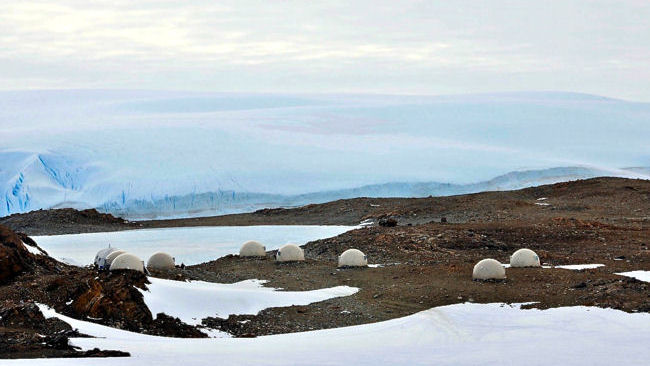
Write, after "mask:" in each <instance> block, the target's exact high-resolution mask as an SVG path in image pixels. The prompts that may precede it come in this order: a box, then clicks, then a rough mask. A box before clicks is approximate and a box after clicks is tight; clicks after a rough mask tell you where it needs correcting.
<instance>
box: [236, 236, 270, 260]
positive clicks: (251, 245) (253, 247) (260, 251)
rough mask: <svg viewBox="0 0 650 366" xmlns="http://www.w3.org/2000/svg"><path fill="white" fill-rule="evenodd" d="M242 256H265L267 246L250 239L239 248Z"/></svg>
mask: <svg viewBox="0 0 650 366" xmlns="http://www.w3.org/2000/svg"><path fill="white" fill-rule="evenodd" d="M239 256H240V257H265V256H266V247H265V246H264V245H262V243H260V242H259V241H255V240H249V241H247V242H245V243H244V244H243V245H242V246H241V248H240V249H239Z"/></svg>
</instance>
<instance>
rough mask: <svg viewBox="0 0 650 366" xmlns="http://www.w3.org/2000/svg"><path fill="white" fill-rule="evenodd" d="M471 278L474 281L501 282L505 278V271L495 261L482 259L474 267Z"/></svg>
mask: <svg viewBox="0 0 650 366" xmlns="http://www.w3.org/2000/svg"><path fill="white" fill-rule="evenodd" d="M472 278H473V279H475V280H503V279H505V278H506V269H505V268H504V267H503V265H502V264H501V263H500V262H499V261H497V260H495V259H491V258H488V259H483V260H482V261H480V262H478V263H476V265H475V266H474V271H473V272H472Z"/></svg>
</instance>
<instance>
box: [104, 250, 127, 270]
mask: <svg viewBox="0 0 650 366" xmlns="http://www.w3.org/2000/svg"><path fill="white" fill-rule="evenodd" d="M124 253H126V250H121V249H118V250H116V251H114V252H110V253H109V254H108V255H107V256H106V264H105V265H104V268H110V267H111V263H113V260H115V258H117V257H118V256H119V255H120V254H124Z"/></svg>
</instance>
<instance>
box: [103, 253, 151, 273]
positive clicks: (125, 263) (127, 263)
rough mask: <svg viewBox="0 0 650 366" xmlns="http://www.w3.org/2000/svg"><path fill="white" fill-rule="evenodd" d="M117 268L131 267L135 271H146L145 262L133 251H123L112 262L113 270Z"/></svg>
mask: <svg viewBox="0 0 650 366" xmlns="http://www.w3.org/2000/svg"><path fill="white" fill-rule="evenodd" d="M117 269H130V270H133V271H138V272H144V262H143V261H142V259H140V258H138V257H136V256H135V255H133V254H131V253H122V254H120V255H118V256H117V258H115V259H114V260H113V262H112V263H111V271H115V270H117Z"/></svg>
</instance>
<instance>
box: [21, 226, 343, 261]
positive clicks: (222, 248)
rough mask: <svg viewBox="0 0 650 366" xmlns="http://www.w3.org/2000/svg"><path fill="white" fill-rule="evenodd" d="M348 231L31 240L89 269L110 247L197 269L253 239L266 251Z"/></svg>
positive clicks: (290, 229) (216, 231)
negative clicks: (159, 254) (158, 255)
mask: <svg viewBox="0 0 650 366" xmlns="http://www.w3.org/2000/svg"><path fill="white" fill-rule="evenodd" d="M352 229H354V227H352V226H306V225H304V226H299V225H293V226H290V225H286V226H210V227H183V228H167V229H146V230H129V231H116V232H106V233H88V234H72V235H54V236H35V237H33V238H34V240H36V242H37V243H38V245H39V246H41V247H42V248H43V249H45V250H46V251H47V252H48V253H49V254H50V255H51V256H52V257H54V258H57V259H63V260H64V261H66V262H72V264H81V265H86V264H91V263H92V261H93V258H95V254H97V251H99V250H100V249H102V248H106V247H107V246H108V245H109V244H110V245H111V246H113V247H118V248H120V249H124V250H126V251H128V252H131V253H133V254H135V255H137V256H139V257H140V258H141V259H142V260H144V261H146V260H147V259H148V258H149V256H151V255H152V254H153V253H154V252H157V251H164V252H168V253H170V254H171V255H172V256H173V257H175V258H176V263H177V264H180V263H185V264H197V263H203V262H207V261H210V260H214V259H216V258H219V257H223V256H225V255H228V254H235V253H238V252H239V247H240V246H241V244H242V243H243V242H245V241H247V240H258V241H260V242H262V243H264V245H266V249H267V250H272V249H277V248H279V247H280V246H282V245H284V244H286V243H288V242H292V243H296V244H299V245H302V244H304V243H306V242H308V241H312V240H317V239H323V238H329V237H332V236H336V235H339V234H342V233H344V232H346V231H348V230H352Z"/></svg>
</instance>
